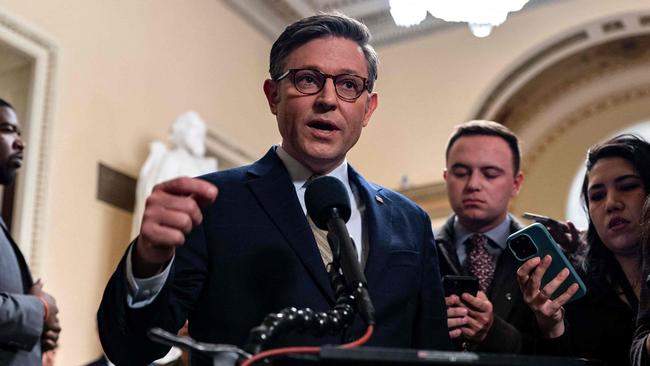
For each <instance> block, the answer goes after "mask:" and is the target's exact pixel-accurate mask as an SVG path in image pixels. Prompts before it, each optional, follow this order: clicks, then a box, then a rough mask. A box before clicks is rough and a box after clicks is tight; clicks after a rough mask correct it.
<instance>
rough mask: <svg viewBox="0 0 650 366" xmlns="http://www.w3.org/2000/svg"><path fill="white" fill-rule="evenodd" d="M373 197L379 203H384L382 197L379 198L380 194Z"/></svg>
mask: <svg viewBox="0 0 650 366" xmlns="http://www.w3.org/2000/svg"><path fill="white" fill-rule="evenodd" d="M375 199H376V200H377V202H379V203H381V204H383V203H384V199H383V198H381V196H380V195H375Z"/></svg>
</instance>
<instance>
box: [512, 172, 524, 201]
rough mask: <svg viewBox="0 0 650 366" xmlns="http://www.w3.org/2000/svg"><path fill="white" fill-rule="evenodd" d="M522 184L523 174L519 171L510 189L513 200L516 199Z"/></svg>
mask: <svg viewBox="0 0 650 366" xmlns="http://www.w3.org/2000/svg"><path fill="white" fill-rule="evenodd" d="M523 184H524V173H522V172H521V171H520V172H518V173H517V175H515V180H514V185H513V187H512V194H511V196H512V197H513V198H514V197H517V195H518V194H519V191H521V186H522V185H523Z"/></svg>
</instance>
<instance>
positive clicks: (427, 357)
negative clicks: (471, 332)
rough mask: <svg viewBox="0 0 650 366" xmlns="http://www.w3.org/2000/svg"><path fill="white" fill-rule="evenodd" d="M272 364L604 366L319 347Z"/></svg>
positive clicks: (521, 357) (517, 357)
mask: <svg viewBox="0 0 650 366" xmlns="http://www.w3.org/2000/svg"><path fill="white" fill-rule="evenodd" d="M273 364H274V365H291V366H293V365H313V366H320V365H322V366H370V365H374V366H387V365H437V366H444V365H452V366H465V365H467V366H502V365H508V366H558V365H562V366H604V363H602V362H600V361H594V360H585V359H578V358H566V357H550V356H528V355H513V354H495V353H473V352H446V351H429V350H427V351H424V350H414V349H399V348H381V347H360V348H355V349H341V348H336V347H334V346H323V347H322V349H321V352H320V353H319V354H317V355H292V356H288V357H286V358H284V359H282V360H277V361H275V362H273Z"/></svg>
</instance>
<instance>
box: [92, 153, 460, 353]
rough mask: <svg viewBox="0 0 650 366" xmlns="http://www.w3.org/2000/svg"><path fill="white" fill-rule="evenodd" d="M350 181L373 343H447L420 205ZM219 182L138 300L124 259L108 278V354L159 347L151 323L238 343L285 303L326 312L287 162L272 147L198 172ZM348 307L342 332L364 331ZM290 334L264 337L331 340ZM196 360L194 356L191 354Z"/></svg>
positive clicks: (316, 257) (103, 326)
mask: <svg viewBox="0 0 650 366" xmlns="http://www.w3.org/2000/svg"><path fill="white" fill-rule="evenodd" d="M349 177H350V180H351V181H352V182H353V184H355V185H356V186H357V187H358V188H359V192H360V195H361V197H362V199H363V201H364V203H365V207H366V209H365V213H364V215H365V216H364V225H366V227H367V232H368V235H369V243H370V244H369V255H368V260H367V264H366V266H365V274H366V277H367V280H368V286H369V292H370V297H371V298H372V301H373V303H374V306H375V309H376V327H375V333H374V334H373V336H372V338H371V339H370V341H369V342H368V345H373V346H389V347H416V348H434V349H448V348H449V347H450V341H449V336H448V330H447V324H446V310H445V305H444V298H443V292H442V288H441V284H440V277H439V271H438V266H437V255H436V248H435V245H434V242H433V234H432V232H431V224H430V221H429V218H428V216H427V215H426V213H425V212H424V211H423V210H422V209H421V208H419V207H418V206H416V205H415V204H414V203H413V202H411V201H409V200H408V199H406V198H404V197H403V196H401V195H399V194H397V193H394V192H392V191H390V190H387V189H384V188H382V187H379V186H376V185H374V184H371V183H368V182H366V181H365V180H364V179H363V178H362V177H361V176H360V175H359V174H358V173H357V172H356V171H354V169H352V168H350V170H349ZM202 178H203V179H205V180H207V181H209V182H211V183H213V184H215V185H216V186H217V187H218V188H219V196H218V198H217V200H216V201H215V203H214V204H212V205H211V206H210V207H208V208H207V209H205V210H204V212H203V216H204V221H203V223H202V224H201V225H199V226H197V227H196V228H195V229H194V230H193V231H192V232H191V233H190V234H189V235H188V236H187V238H186V243H185V245H184V246H182V247H181V248H179V249H178V250H177V251H176V256H175V258H174V261H173V264H172V269H171V273H170V276H169V277H168V279H167V282H166V283H165V285H164V286H163V288H162V290H161V292H160V293H159V294H158V296H157V298H156V299H155V301H153V302H152V303H151V304H150V305H148V306H146V307H144V308H142V309H130V308H129V307H128V306H127V303H126V294H127V288H126V286H127V285H126V279H125V270H124V266H125V260H124V259H123V260H122V261H121V262H120V264H119V266H118V268H117V270H116V271H115V273H114V274H113V276H112V278H111V280H110V281H109V283H108V285H107V287H106V290H105V292H104V297H103V299H102V303H101V305H100V308H99V311H98V314H97V318H98V324H99V332H100V339H101V342H102V345H103V347H104V351H105V353H106V354H107V355H108V358H109V359H110V360H112V361H113V362H116V363H117V364H119V365H131V364H133V365H139V364H145V363H148V362H151V361H152V360H154V359H156V358H159V357H161V356H163V355H164V354H165V352H166V351H167V347H165V346H161V345H157V344H154V343H152V342H151V341H149V340H148V339H147V338H146V336H145V334H146V332H147V330H148V329H149V328H151V327H162V328H164V329H166V330H168V331H171V332H176V331H177V330H178V329H179V328H180V327H181V326H182V325H183V323H184V321H185V319H186V317H187V318H188V320H189V333H190V335H191V336H192V337H193V338H195V339H197V340H200V341H203V342H213V343H227V344H235V345H239V346H241V345H243V344H244V343H245V340H246V338H247V334H248V331H249V330H250V329H251V328H253V327H255V326H257V325H259V324H260V323H261V321H262V320H263V318H264V317H265V316H266V315H267V314H268V313H272V312H278V311H280V310H282V309H283V308H285V307H288V306H295V307H297V308H304V307H309V308H311V309H313V310H315V311H326V310H328V309H330V308H331V307H332V305H333V304H334V294H333V291H332V288H331V285H330V283H329V280H328V276H327V273H326V271H325V268H324V266H323V263H322V260H321V257H320V254H319V252H318V249H317V246H316V242H315V240H314V237H313V234H312V232H311V229H310V227H309V224H308V223H307V220H306V218H305V215H304V214H303V211H302V208H301V207H300V203H299V201H298V198H297V196H296V193H295V188H294V186H293V184H292V182H291V179H290V177H289V174H288V173H287V171H286V168H285V167H284V165H283V164H282V162H281V161H280V160H279V158H278V157H277V155H276V154H275V152H274V151H273V149H272V150H270V151H269V152H268V153H267V154H266V155H265V156H264V157H263V158H262V159H261V160H259V161H257V162H255V163H254V164H252V165H250V166H245V167H241V168H236V169H232V170H228V171H223V172H218V173H213V174H209V175H206V176H204V177H202ZM364 330H365V329H364V326H363V324H362V322H361V320H360V318H359V317H358V316H357V319H356V320H355V323H354V324H353V326H352V327H351V329H350V330H349V331H348V333H347V336H346V338H345V339H344V340H350V339H353V338H357V337H359V336H360V335H362V333H363V332H364ZM344 340H342V339H341V337H325V338H322V339H314V338H312V337H310V336H307V335H295V334H290V335H287V336H282V337H280V339H277V340H275V341H274V342H272V344H271V346H279V345H306V344H325V343H340V342H341V341H344ZM197 364H198V361H197Z"/></svg>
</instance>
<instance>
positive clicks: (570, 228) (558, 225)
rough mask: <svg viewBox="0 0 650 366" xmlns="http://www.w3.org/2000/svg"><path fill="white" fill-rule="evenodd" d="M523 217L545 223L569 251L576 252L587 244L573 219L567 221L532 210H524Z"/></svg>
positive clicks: (553, 235)
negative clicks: (532, 211) (535, 212)
mask: <svg viewBox="0 0 650 366" xmlns="http://www.w3.org/2000/svg"><path fill="white" fill-rule="evenodd" d="M522 217H523V218H524V219H527V220H532V221H535V222H538V223H540V224H542V225H544V226H545V227H546V229H547V230H548V231H549V233H550V234H551V236H552V237H553V239H554V240H555V241H556V242H557V243H558V244H560V246H561V247H562V248H563V249H564V250H565V251H567V253H575V252H576V251H578V250H579V249H580V248H581V247H583V246H584V245H586V243H584V242H583V240H582V235H581V231H580V230H578V229H577V228H576V227H575V225H573V223H572V222H571V221H567V222H566V223H565V222H561V221H558V220H555V219H552V218H550V217H548V216H543V215H538V214H534V213H530V212H524V214H523V215H522Z"/></svg>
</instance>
